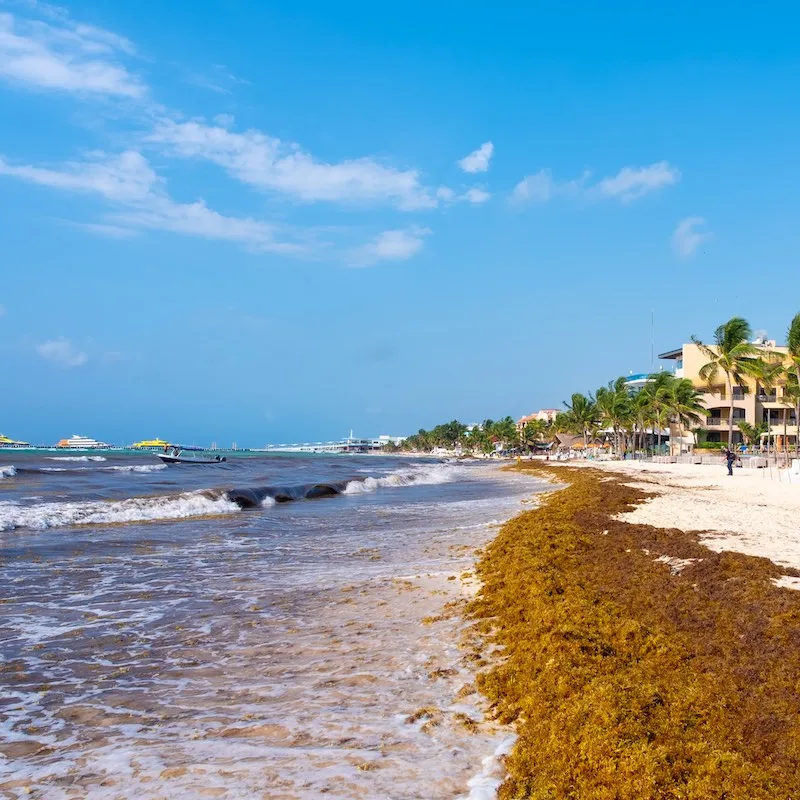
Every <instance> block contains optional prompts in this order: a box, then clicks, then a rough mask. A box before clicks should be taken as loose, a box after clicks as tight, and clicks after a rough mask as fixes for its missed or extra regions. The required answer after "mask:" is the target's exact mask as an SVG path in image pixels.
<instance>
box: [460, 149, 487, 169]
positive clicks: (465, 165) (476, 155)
mask: <svg viewBox="0 0 800 800" xmlns="http://www.w3.org/2000/svg"><path fill="white" fill-rule="evenodd" d="M493 154H494V145H493V144H492V143H491V142H484V143H483V144H482V145H481V146H480V147H479V148H478V149H477V150H473V151H472V152H471V153H470V154H469V155H468V156H465V157H464V158H462V159H461V161H459V162H458V166H459V167H461V169H463V170H464V172H486V170H487V169H489V162H490V161H491V160H492V155H493Z"/></svg>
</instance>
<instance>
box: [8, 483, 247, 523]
mask: <svg viewBox="0 0 800 800" xmlns="http://www.w3.org/2000/svg"><path fill="white" fill-rule="evenodd" d="M239 510H240V509H239V506H237V505H236V503H231V502H230V501H229V500H227V499H226V498H225V496H224V495H223V494H221V493H219V494H214V493H211V492H185V493H183V494H178V495H168V496H165V497H134V498H131V499H129V500H118V501H112V502H61V503H40V504H38V505H34V506H21V505H19V504H17V503H13V502H0V531H9V530H14V529H15V528H30V529H33V530H46V529H47V528H61V527H64V526H66V525H103V524H106V525H107V524H113V523H125V522H151V521H154V520H171V519H185V518H188V517H198V516H205V515H219V514H231V513H234V512H237V511H239Z"/></svg>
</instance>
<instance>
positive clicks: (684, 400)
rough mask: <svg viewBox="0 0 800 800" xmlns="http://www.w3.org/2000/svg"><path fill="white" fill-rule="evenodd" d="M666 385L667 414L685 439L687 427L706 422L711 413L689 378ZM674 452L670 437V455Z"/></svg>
mask: <svg viewBox="0 0 800 800" xmlns="http://www.w3.org/2000/svg"><path fill="white" fill-rule="evenodd" d="M670 378H671V380H670V381H669V382H668V383H667V384H666V387H665V389H664V391H663V396H664V397H665V399H666V408H667V414H668V416H669V418H670V419H671V420H673V421H674V422H676V423H677V424H678V435H679V436H680V438H683V430H684V428H685V427H686V426H689V425H696V424H697V423H699V422H701V421H702V420H704V419H705V418H706V417H707V416H708V414H709V411H708V410H707V409H706V407H705V406H704V405H703V402H702V400H701V399H700V398H701V396H702V393H701V392H699V391H698V390H697V389H696V388H695V386H694V384H693V383H692V382H691V381H690V380H689V379H688V378H675V377H673V376H672V375H670ZM671 452H672V437H671V436H670V453H671ZM679 454H680V451H679Z"/></svg>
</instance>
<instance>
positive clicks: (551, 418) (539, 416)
mask: <svg viewBox="0 0 800 800" xmlns="http://www.w3.org/2000/svg"><path fill="white" fill-rule="evenodd" d="M560 413H561V412H560V411H559V410H558V409H557V408H540V409H539V410H538V411H534V412H533V414H526V415H525V416H524V417H520V418H519V419H518V420H517V429H518V430H519V431H520V432H522V429H523V428H524V427H525V425H526V424H527V423H529V422H533V421H534V420H541V421H542V422H555V420H556V417H557V416H558V415H559V414H560Z"/></svg>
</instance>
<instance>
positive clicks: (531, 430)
mask: <svg viewBox="0 0 800 800" xmlns="http://www.w3.org/2000/svg"><path fill="white" fill-rule="evenodd" d="M546 428H547V423H546V422H545V421H544V420H543V419H532V420H528V422H526V423H525V425H524V427H523V429H522V437H521V439H522V442H521V443H522V444H523V445H525V446H526V447H527V448H528V449H529V450H530V448H531V447H533V446H534V445H535V444H536V443H537V442H540V441H542V438H543V437H544V432H545V429H546Z"/></svg>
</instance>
